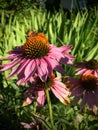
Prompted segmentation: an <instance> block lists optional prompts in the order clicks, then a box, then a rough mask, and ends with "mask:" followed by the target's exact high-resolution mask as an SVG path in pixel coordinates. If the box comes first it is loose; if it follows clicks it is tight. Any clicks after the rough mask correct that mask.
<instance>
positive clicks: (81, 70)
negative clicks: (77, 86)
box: [76, 68, 87, 75]
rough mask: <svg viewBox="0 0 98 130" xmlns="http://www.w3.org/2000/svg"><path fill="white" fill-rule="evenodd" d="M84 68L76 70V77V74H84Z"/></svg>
mask: <svg viewBox="0 0 98 130" xmlns="http://www.w3.org/2000/svg"><path fill="white" fill-rule="evenodd" d="M86 70H87V69H86V68H84V69H83V68H81V69H78V70H76V75H78V74H82V73H84V72H86Z"/></svg>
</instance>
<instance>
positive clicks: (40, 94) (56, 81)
mask: <svg viewBox="0 0 98 130" xmlns="http://www.w3.org/2000/svg"><path fill="white" fill-rule="evenodd" d="M35 81H36V82H35V83H34V84H33V85H32V86H31V87H29V88H28V89H27V90H26V91H25V93H24V99H25V101H24V103H23V106H27V105H28V104H31V103H32V102H33V101H34V100H37V105H38V106H43V105H44V102H45V99H46V94H45V90H46V89H49V90H51V91H52V92H53V94H54V95H55V96H56V97H57V98H58V99H59V100H60V101H61V102H62V103H63V104H65V105H66V104H67V103H69V102H70V100H69V98H68V96H69V95H70V92H69V90H68V88H66V86H65V84H63V83H62V82H61V81H60V77H55V76H54V75H53V74H52V76H51V77H50V78H49V77H48V78H47V80H46V82H42V81H41V80H40V79H39V77H37V78H36V80H35Z"/></svg>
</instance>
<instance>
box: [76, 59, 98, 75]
mask: <svg viewBox="0 0 98 130" xmlns="http://www.w3.org/2000/svg"><path fill="white" fill-rule="evenodd" d="M76 67H77V68H78V69H77V70H76V74H77V75H78V74H83V75H84V74H94V75H95V76H96V77H98V60H95V59H91V60H89V61H83V62H79V63H76Z"/></svg>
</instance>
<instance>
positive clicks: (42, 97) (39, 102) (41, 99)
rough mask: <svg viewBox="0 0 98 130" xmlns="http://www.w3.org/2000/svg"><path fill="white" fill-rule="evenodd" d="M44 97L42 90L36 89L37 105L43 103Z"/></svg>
mask: <svg viewBox="0 0 98 130" xmlns="http://www.w3.org/2000/svg"><path fill="white" fill-rule="evenodd" d="M45 99H46V97H45V92H44V90H42V91H38V98H37V103H38V106H41V107H42V106H43V105H44V103H45Z"/></svg>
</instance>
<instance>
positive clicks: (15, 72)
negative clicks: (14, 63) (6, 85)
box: [7, 59, 26, 79]
mask: <svg viewBox="0 0 98 130" xmlns="http://www.w3.org/2000/svg"><path fill="white" fill-rule="evenodd" d="M20 63H21V64H20V65H19V66H18V67H17V68H16V69H14V70H12V72H11V73H10V75H9V76H8V77H7V79H9V78H11V77H13V76H14V75H15V74H17V73H19V72H20V71H21V70H22V69H23V66H25V64H26V63H24V59H23V60H22V61H21V62H20Z"/></svg>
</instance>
